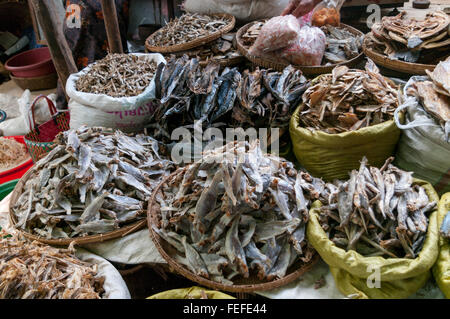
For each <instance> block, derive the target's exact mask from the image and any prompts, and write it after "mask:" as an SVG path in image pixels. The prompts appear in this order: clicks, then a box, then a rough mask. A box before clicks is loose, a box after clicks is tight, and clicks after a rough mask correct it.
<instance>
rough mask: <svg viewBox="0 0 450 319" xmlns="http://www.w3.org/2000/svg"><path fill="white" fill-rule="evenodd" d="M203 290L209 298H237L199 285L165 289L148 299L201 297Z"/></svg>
mask: <svg viewBox="0 0 450 319" xmlns="http://www.w3.org/2000/svg"><path fill="white" fill-rule="evenodd" d="M202 290H203V291H204V292H205V293H206V295H207V296H208V299H236V298H234V297H232V296H230V295H227V294H224V293H223V292H220V291H215V290H206V289H204V288H201V287H197V286H194V287H190V288H182V289H172V290H167V291H163V292H160V293H157V294H155V295H153V296H150V297H148V298H147V299H200V298H201V297H202V295H201V292H202Z"/></svg>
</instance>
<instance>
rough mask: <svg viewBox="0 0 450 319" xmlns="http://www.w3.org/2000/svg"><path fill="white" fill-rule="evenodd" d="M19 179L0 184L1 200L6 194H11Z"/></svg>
mask: <svg viewBox="0 0 450 319" xmlns="http://www.w3.org/2000/svg"><path fill="white" fill-rule="evenodd" d="M18 181H19V179H13V180H12V181H9V182H6V183H3V184H1V185H0V201H2V200H3V199H4V198H5V197H6V196H8V195H9V193H11V192H12V191H13V189H14V187H15V186H16V184H17V182H18Z"/></svg>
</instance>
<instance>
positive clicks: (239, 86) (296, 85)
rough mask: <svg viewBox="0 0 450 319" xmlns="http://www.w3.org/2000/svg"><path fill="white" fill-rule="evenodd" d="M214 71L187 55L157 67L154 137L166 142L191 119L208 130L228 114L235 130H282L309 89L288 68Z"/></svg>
mask: <svg viewBox="0 0 450 319" xmlns="http://www.w3.org/2000/svg"><path fill="white" fill-rule="evenodd" d="M219 69H220V66H219V65H218V64H217V63H214V62H212V63H209V64H208V65H207V66H206V67H205V68H201V67H200V66H199V62H198V60H197V59H195V58H194V59H189V58H188V57H187V56H183V57H182V58H180V59H178V60H172V61H170V62H169V63H167V65H163V64H160V65H159V66H158V71H157V74H156V79H155V81H156V82H155V84H156V97H157V98H158V99H159V102H160V103H159V105H158V106H157V109H156V110H155V112H154V113H153V118H152V123H153V124H151V126H153V127H157V129H158V130H159V133H158V132H156V133H154V134H155V135H154V136H166V137H169V138H170V133H171V132H172V130H173V129H175V128H177V127H180V126H185V125H192V124H193V123H194V122H195V121H196V120H200V121H201V123H202V125H204V126H205V127H210V126H211V125H212V124H213V123H215V122H217V121H218V120H224V118H225V117H227V116H228V117H229V116H231V113H232V117H233V120H234V125H235V126H237V127H248V126H249V125H252V126H256V127H272V126H279V127H285V126H287V125H288V124H289V116H290V114H292V110H293V108H294V107H295V106H296V105H297V103H298V102H299V101H300V99H301V94H302V93H303V92H304V90H305V89H306V88H307V86H308V82H307V80H306V78H305V77H304V76H303V75H302V73H301V71H300V70H295V69H293V68H292V67H290V66H289V67H287V68H286V69H285V70H284V71H283V72H276V71H271V70H260V69H258V68H257V69H256V70H255V71H254V72H250V71H248V70H246V71H244V73H243V74H242V75H241V73H240V72H239V70H238V69H237V68H232V69H230V68H225V69H224V70H223V71H222V72H221V73H219ZM230 111H232V112H230ZM171 119H176V121H173V120H171ZM225 121H226V119H225ZM226 122H230V121H226Z"/></svg>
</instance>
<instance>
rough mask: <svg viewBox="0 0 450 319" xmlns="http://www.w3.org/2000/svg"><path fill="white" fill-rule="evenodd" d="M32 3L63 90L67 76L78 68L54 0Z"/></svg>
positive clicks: (41, 0)
mask: <svg viewBox="0 0 450 319" xmlns="http://www.w3.org/2000/svg"><path fill="white" fill-rule="evenodd" d="M32 4H33V8H34V11H35V12H36V17H37V20H38V22H39V25H40V26H41V29H42V32H43V34H44V37H45V40H46V41H47V45H48V48H49V50H50V54H51V56H52V60H53V64H54V65H55V69H56V72H57V73H58V77H59V79H60V80H61V83H62V85H63V89H64V92H65V86H66V81H67V78H68V77H69V75H70V74H72V73H76V72H78V69H77V67H76V64H75V61H74V60H73V56H72V51H71V50H70V48H69V45H68V44H67V41H66V38H65V37H64V34H63V27H62V22H61V20H60V18H59V16H58V11H57V10H56V7H55V4H54V0H32Z"/></svg>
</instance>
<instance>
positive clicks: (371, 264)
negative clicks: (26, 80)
mask: <svg viewBox="0 0 450 319" xmlns="http://www.w3.org/2000/svg"><path fill="white" fill-rule="evenodd" d="M341 5H342V2H340V1H336V2H333V1H331V2H330V3H328V6H327V7H323V6H324V4H323V3H322V4H321V5H320V6H319V5H318V7H317V8H316V9H315V10H313V12H312V14H310V15H309V16H308V17H305V16H304V17H302V18H300V19H297V18H296V17H295V16H294V15H291V14H286V15H280V16H275V17H266V16H264V17H259V16H258V17H256V18H255V19H253V20H254V21H252V22H250V23H247V24H243V23H241V24H237V20H236V17H235V16H233V15H231V14H229V13H211V14H205V13H194V12H183V13H182V15H181V16H180V17H177V18H174V19H171V20H170V21H167V23H166V24H165V25H164V26H162V27H161V28H160V29H159V30H157V31H156V32H154V33H153V34H151V35H150V36H149V37H148V38H147V39H146V41H145V50H146V52H145V53H143V52H130V53H123V52H122V51H123V49H122V48H123V46H122V43H121V42H120V36H119V34H118V33H119V30H118V25H117V17H116V16H115V13H116V9H115V6H114V5H113V2H111V1H102V8H103V11H102V12H103V15H104V17H105V27H106V30H107V37H108V44H109V48H110V53H109V54H107V55H106V56H105V57H104V58H101V59H98V60H96V61H95V62H94V63H91V64H89V65H87V66H86V67H85V68H83V69H82V70H80V71H77V70H76V67H75V65H74V61H71V58H70V57H64V55H65V53H64V52H66V53H67V52H68V50H69V48H68V46H67V43H65V41H64V40H62V41H61V43H60V42H59V41H58V39H60V38H61V37H62V35H61V34H59V33H58V32H55V33H54V32H52V31H51V29H52V27H56V28H57V27H58V22H55V21H44V20H45V17H50V18H51V17H52V10H53V9H54V8H53V7H52V5H51V3H50V2H48V1H43V2H40V3H39V4H38V3H35V8H36V10H37V11H38V12H41V15H40V16H39V17H38V20H39V21H41V22H42V24H43V31H44V33H45V35H46V38H47V42H48V44H49V50H50V52H51V56H52V60H53V62H54V64H55V68H56V71H57V73H58V76H59V79H60V80H62V81H63V83H64V91H65V95H66V96H67V98H68V110H64V111H62V110H56V108H55V106H54V103H53V101H52V100H51V99H49V98H47V97H46V96H44V95H42V96H39V97H38V98H37V99H36V100H34V102H33V103H29V104H26V103H25V104H26V106H24V110H25V111H24V119H26V120H27V121H28V126H27V134H26V135H25V136H24V137H14V138H6V137H1V138H0V146H1V147H0V155H1V156H0V165H1V167H2V170H3V171H2V172H0V177H1V178H5V180H2V181H4V182H9V183H13V184H12V186H11V185H9V184H8V185H4V186H5V194H4V196H5V197H4V199H3V200H2V201H1V202H0V227H1V229H2V230H1V233H0V235H1V239H0V261H2V262H3V261H5V265H6V266H5V267H3V268H1V269H0V278H3V277H2V276H6V275H5V274H6V271H7V270H8V269H9V271H13V270H14V273H15V274H16V276H15V277H14V278H13V277H4V278H5V280H4V281H3V282H5V284H3V283H0V298H16V297H22V298H69V299H70V298H80V299H91V298H125V299H126V298H130V297H135V295H133V294H134V290H133V289H129V288H130V287H127V285H126V283H129V282H131V281H128V280H129V279H127V278H125V277H127V276H130V277H131V276H133V275H136V273H139V271H142V270H143V269H153V271H155V272H158V273H161V274H162V275H161V276H167V274H169V275H170V276H179V278H183V280H184V281H180V282H183V284H184V283H189V285H185V286H183V287H181V286H176V287H173V286H169V285H168V286H167V289H159V286H158V290H159V291H154V290H152V289H149V290H148V291H152V293H151V294H150V293H149V294H148V295H147V296H145V297H149V296H150V295H153V296H152V297H150V298H151V299H160V298H161V299H164V298H180V299H189V298H194V299H210V298H225V299H226V298H233V297H238V298H243V297H246V296H253V297H256V298H272V299H283V298H289V299H295V298H299V299H310V298H311V299H312V298H445V297H447V298H448V292H449V290H450V287H449V280H448V277H449V272H450V268H449V265H450V260H449V259H448V258H449V251H448V247H449V245H448V241H449V233H450V230H449V229H450V210H449V208H448V205H447V204H448V198H447V197H448V196H447V195H448V194H445V193H448V192H449V190H450V175H449V174H450V173H449V172H450V160H449V158H450V83H449V79H450V57H449V48H450V43H448V39H449V36H450V35H449V32H450V18H449V16H448V14H447V13H445V12H444V11H441V10H439V9H434V10H433V11H432V12H429V13H428V14H427V15H426V16H424V17H423V18H422V19H419V18H416V17H414V18H413V17H409V16H408V15H407V13H406V12H403V13H400V14H399V15H395V16H390V17H383V18H382V19H381V21H380V22H379V23H376V24H374V25H373V26H372V30H371V32H370V33H368V34H364V33H363V32H362V31H360V30H357V29H355V28H353V27H351V26H349V25H346V24H343V23H341V22H340V14H339V9H340V7H341ZM50 20H51V19H50ZM60 40H61V39H60ZM385 68H388V69H389V68H390V69H391V71H393V72H403V74H400V73H399V76H398V78H405V73H404V72H406V73H409V74H410V76H408V81H402V80H399V79H398V78H397V77H392V76H388V75H387V74H385V73H384V72H383V70H384V69H385ZM41 100H45V102H42V101H41ZM44 109H45V110H47V109H48V113H47V111H46V112H44V111H43V110H44ZM35 113H36V114H38V115H39V117H42V118H46V120H45V121H42V120H41V121H38V122H37V121H36V116H35ZM12 181H13V182H12ZM2 186H3V185H1V186H0V189H1V188H2ZM22 246H23V247H25V246H26V247H27V251H28V252H26V251H25V252H24V251H23V250H20V249H19V247H22ZM14 251H15V252H14ZM19 251H20V253H19ZM55 260H63V261H64V262H62V265H61V263H57V262H56V261H55ZM21 263H25V264H27V267H22V268H20V269H21V271H20V272H19V271H18V270H17V269H19V268H17V267H18V266H17V265H19V264H21ZM63 266H64V267H63ZM6 267H8V268H6ZM30 269H32V270H33V271H30ZM34 269H38V270H37V274H38V275H39V276H38V277H36V278H37V279H36V280H37V282H39V285H40V286H39V288H36V287H33V285H32V284H31V283H30V282H31V281H30V280H31V279H30V278H31V277H32V276H33V275H34V274H35V270H34ZM130 269H132V270H130ZM76 276H78V277H76ZM122 276H123V278H122ZM49 278H52V279H51V280H50V281H51V282H54V281H57V280H60V282H58V284H57V285H56V284H55V285H54V286H53V285H48V280H49ZM74 282H76V283H77V285H78V286H75V287H74V284H73V283H74ZM141 284H142V285H144V286H145V285H147V286H148V287H149V288H151V286H152V282H151V281H148V282H142V283H141ZM153 284H154V285H156V283H153ZM16 286H17V287H21V288H20V289H19V290H16V291H15V290H14V289H13V288H12V287H16ZM199 287H200V288H199ZM174 288H185V289H182V290H174ZM164 290H168V291H167V292H164ZM157 293H158V294H157ZM139 297H142V296H139Z"/></svg>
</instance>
